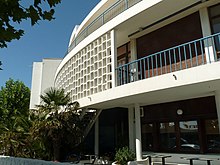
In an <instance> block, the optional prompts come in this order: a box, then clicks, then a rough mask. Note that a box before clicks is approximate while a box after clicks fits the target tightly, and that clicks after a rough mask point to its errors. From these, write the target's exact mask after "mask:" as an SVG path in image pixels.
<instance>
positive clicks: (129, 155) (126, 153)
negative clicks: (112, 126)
mask: <svg viewBox="0 0 220 165" xmlns="http://www.w3.org/2000/svg"><path fill="white" fill-rule="evenodd" d="M133 160H135V153H134V152H133V151H132V150H130V149H129V148H128V147H123V148H119V149H118V150H117V151H116V154H115V161H117V163H119V164H120V165H127V162H129V161H133Z"/></svg>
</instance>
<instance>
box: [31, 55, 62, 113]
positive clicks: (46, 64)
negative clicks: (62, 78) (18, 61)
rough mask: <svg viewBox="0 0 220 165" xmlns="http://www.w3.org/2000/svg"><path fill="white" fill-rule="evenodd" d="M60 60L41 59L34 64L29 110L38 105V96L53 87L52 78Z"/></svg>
mask: <svg viewBox="0 0 220 165" xmlns="http://www.w3.org/2000/svg"><path fill="white" fill-rule="evenodd" d="M60 62H61V59H43V61H42V62H34V64H33V71H32V84H31V98H30V109H35V105H39V104H40V101H41V100H40V95H41V94H42V93H43V92H44V91H45V89H47V88H49V87H53V86H54V76H55V72H56V69H57V67H58V65H59V64H60Z"/></svg>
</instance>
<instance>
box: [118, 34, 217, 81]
mask: <svg viewBox="0 0 220 165" xmlns="http://www.w3.org/2000/svg"><path fill="white" fill-rule="evenodd" d="M219 59H220V33H217V34H214V35H211V36H207V37H204V38H201V39H197V40H194V41H191V42H187V43H184V44H181V45H179V46H175V47H172V48H169V49H166V50H163V51H160V52H157V53H154V54H151V55H148V56H145V57H143V58H140V59H138V60H135V61H132V62H129V63H127V64H124V65H121V66H119V67H117V68H116V74H117V84H118V85H123V84H127V83H130V82H134V81H138V80H143V79H146V78H150V77H154V76H158V75H162V74H166V73H171V72H175V71H178V70H183V69H187V68H191V67H196V66H199V65H204V64H206V63H211V62H215V61H218V60H219Z"/></svg>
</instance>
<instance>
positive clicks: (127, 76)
mask: <svg viewBox="0 0 220 165" xmlns="http://www.w3.org/2000/svg"><path fill="white" fill-rule="evenodd" d="M128 78H129V69H128V65H126V82H127V83H129V79H128Z"/></svg>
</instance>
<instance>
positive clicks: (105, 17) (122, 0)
mask: <svg viewBox="0 0 220 165" xmlns="http://www.w3.org/2000/svg"><path fill="white" fill-rule="evenodd" d="M140 1H142V0H119V1H117V2H116V3H114V4H113V5H112V6H111V7H109V8H108V9H107V10H105V11H104V12H103V13H102V14H101V15H99V16H98V17H97V18H96V19H95V20H94V21H93V22H92V23H90V24H89V25H88V26H87V27H86V28H85V29H84V30H83V31H82V32H81V33H80V34H79V35H78V36H77V37H76V38H75V39H74V41H73V42H72V43H71V44H70V46H69V48H68V51H67V53H68V52H70V51H71V50H72V49H73V48H75V47H76V46H77V45H78V44H79V43H80V42H81V41H82V40H83V39H85V38H86V37H87V36H88V35H89V34H91V33H92V32H94V31H95V30H97V29H98V28H99V27H101V26H102V25H103V24H105V23H106V22H108V21H110V20H111V19H113V18H115V17H116V16H117V15H119V14H120V13H122V12H124V11H125V10H127V9H129V8H130V7H132V6H133V5H135V4H137V3H138V2H140Z"/></svg>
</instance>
